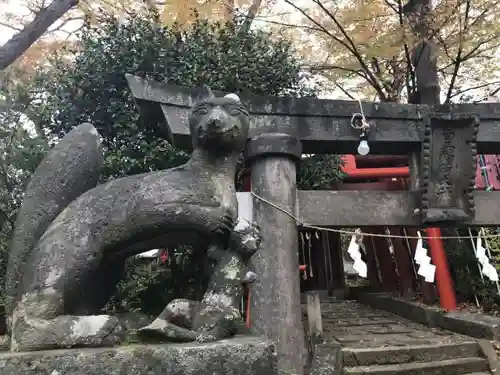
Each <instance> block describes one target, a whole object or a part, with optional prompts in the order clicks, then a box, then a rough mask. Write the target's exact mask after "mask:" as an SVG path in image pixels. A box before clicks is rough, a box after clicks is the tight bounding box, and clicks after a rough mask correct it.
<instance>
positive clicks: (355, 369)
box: [342, 341, 491, 375]
mask: <svg viewBox="0 0 500 375" xmlns="http://www.w3.org/2000/svg"><path fill="white" fill-rule="evenodd" d="M481 355H482V354H481V350H480V348H479V345H478V344H477V342H473V341H471V342H462V343H459V344H453V343H449V344H433V345H432V344H431V345H409V346H405V347H395V346H393V347H385V348H342V361H343V372H342V373H343V374H352V375H354V374H355V375H362V374H363V375H364V374H366V375H367V374H372V375H393V374H407V375H438V374H439V375H441V374H446V375H462V374H469V375H472V374H474V375H486V374H491V373H490V372H489V364H488V361H487V360H486V359H485V358H482V357H481Z"/></svg>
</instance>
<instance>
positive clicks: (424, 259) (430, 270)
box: [413, 231, 436, 283]
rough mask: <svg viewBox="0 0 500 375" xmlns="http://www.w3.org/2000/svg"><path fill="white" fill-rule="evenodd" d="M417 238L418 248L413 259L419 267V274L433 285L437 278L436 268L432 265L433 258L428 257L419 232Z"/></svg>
mask: <svg viewBox="0 0 500 375" xmlns="http://www.w3.org/2000/svg"><path fill="white" fill-rule="evenodd" d="M417 236H418V240H417V246H416V249H415V255H414V257H413V259H415V263H417V264H418V265H419V267H418V271H417V274H418V275H420V276H422V277H423V278H424V280H425V281H426V282H428V283H433V282H434V279H435V276H436V266H435V265H433V264H431V257H430V256H428V255H427V249H426V248H425V247H424V241H423V239H422V235H421V234H420V231H418V232H417Z"/></svg>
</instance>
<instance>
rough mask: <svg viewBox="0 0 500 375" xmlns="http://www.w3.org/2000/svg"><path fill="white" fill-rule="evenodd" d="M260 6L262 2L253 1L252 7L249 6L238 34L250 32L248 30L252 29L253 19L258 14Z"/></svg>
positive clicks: (258, 0)
mask: <svg viewBox="0 0 500 375" xmlns="http://www.w3.org/2000/svg"><path fill="white" fill-rule="evenodd" d="M261 5H262V0H253V1H252V5H250V8H249V9H248V13H247V15H246V17H245V21H243V24H242V25H241V28H240V30H239V31H240V33H242V34H246V33H248V32H249V31H250V28H251V27H252V23H253V20H254V19H255V16H256V15H257V13H258V12H259V9H260V6H261Z"/></svg>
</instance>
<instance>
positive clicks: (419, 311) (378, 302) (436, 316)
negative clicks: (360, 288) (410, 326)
mask: <svg viewBox="0 0 500 375" xmlns="http://www.w3.org/2000/svg"><path fill="white" fill-rule="evenodd" d="M359 301H360V302H362V303H364V304H367V305H369V306H372V307H375V308H377V309H382V310H385V311H389V312H391V313H393V314H397V315H399V316H402V317H403V318H406V319H409V320H411V321H412V322H416V323H420V324H425V325H427V326H429V327H439V326H440V321H441V319H442V313H441V312H440V311H439V309H436V308H434V307H429V306H423V305H422V304H418V303H416V302H413V301H407V300H404V299H401V298H395V297H392V296H390V295H388V294H384V293H363V294H361V295H360V296H359Z"/></svg>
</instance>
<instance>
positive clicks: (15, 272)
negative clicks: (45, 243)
mask: <svg viewBox="0 0 500 375" xmlns="http://www.w3.org/2000/svg"><path fill="white" fill-rule="evenodd" d="M102 160H103V154H102V150H101V142H100V137H99V134H98V132H97V130H96V129H95V128H94V126H92V125H91V124H88V123H87V124H82V125H80V126H77V127H76V128H74V129H73V130H72V131H70V132H69V133H68V134H67V135H66V136H65V137H64V138H63V139H62V140H61V141H60V142H59V143H58V144H57V145H56V146H55V147H54V148H53V149H52V150H51V151H50V152H49V153H48V154H47V155H46V157H45V158H44V159H43V160H42V162H41V163H40V165H39V166H38V168H37V169H36V171H35V173H34V174H33V176H32V177H31V180H30V182H29V184H28V187H27V189H26V192H25V195H24V199H23V203H22V205H21V208H20V210H19V213H18V216H17V221H16V225H15V231H14V234H13V237H12V243H11V248H10V254H9V265H8V267H7V273H6V276H5V280H6V290H5V291H6V296H7V301H6V305H5V309H6V315H7V316H9V315H10V314H11V312H12V308H13V302H14V300H13V299H14V298H18V297H19V293H18V290H19V288H18V282H19V280H20V278H21V277H20V276H21V275H22V273H23V265H24V263H25V262H26V258H27V256H28V255H29V252H30V251H31V249H33V247H34V246H35V244H36V242H37V241H38V239H39V238H40V237H41V236H42V234H43V233H44V232H45V230H46V229H47V228H48V227H49V225H50V224H51V223H52V221H53V220H54V219H55V218H56V216H57V215H58V214H59V213H60V212H61V211H62V210H63V209H64V208H65V207H66V206H67V205H68V204H69V203H70V202H71V201H73V200H74V199H76V198H77V197H78V196H79V195H81V194H82V193H84V192H85V191H87V190H89V189H91V188H93V187H94V186H96V185H97V182H98V180H99V175H100V171H101V164H102Z"/></svg>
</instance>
